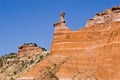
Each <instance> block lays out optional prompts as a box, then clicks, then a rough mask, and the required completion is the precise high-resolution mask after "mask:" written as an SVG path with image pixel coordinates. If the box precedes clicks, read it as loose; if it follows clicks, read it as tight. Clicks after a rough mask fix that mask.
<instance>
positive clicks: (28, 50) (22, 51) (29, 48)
mask: <svg viewBox="0 0 120 80" xmlns="http://www.w3.org/2000/svg"><path fill="white" fill-rule="evenodd" d="M43 51H44V49H43V48H41V47H38V45H37V44H36V43H25V44H23V45H22V46H19V47H18V54H19V55H27V54H32V53H33V54H34V53H37V52H43Z"/></svg>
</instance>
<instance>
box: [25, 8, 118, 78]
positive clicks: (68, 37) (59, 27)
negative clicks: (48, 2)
mask: <svg viewBox="0 0 120 80" xmlns="http://www.w3.org/2000/svg"><path fill="white" fill-rule="evenodd" d="M110 10H111V9H110ZM118 14H119V11H118ZM64 16H65V14H64V13H62V14H61V15H60V22H57V23H55V24H54V27H55V31H54V37H53V41H52V44H51V49H50V55H49V56H48V57H47V58H46V59H44V60H43V61H41V62H40V63H39V64H37V65H36V66H35V67H34V68H32V69H31V70H30V71H29V72H28V73H26V74H25V75H24V76H34V77H35V80H58V79H59V80H119V79H120V76H119V75H120V72H119V70H120V62H119V60H120V58H119V57H120V22H119V18H118V20H117V21H106V22H104V23H100V24H97V23H95V24H92V25H89V26H88V27H84V28H83V29H80V30H78V31H72V30H70V29H69V28H68V27H67V26H66V22H65V19H64ZM112 16H114V15H112Z"/></svg>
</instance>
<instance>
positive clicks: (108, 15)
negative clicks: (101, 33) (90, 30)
mask: <svg viewBox="0 0 120 80" xmlns="http://www.w3.org/2000/svg"><path fill="white" fill-rule="evenodd" d="M116 21H120V6H115V7H112V8H110V9H107V10H105V11H103V12H101V13H98V14H96V15H95V17H94V18H91V19H89V20H88V22H87V24H86V27H89V26H91V25H94V24H101V23H111V22H116Z"/></svg>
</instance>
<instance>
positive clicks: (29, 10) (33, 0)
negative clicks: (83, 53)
mask: <svg viewBox="0 0 120 80" xmlns="http://www.w3.org/2000/svg"><path fill="white" fill-rule="evenodd" d="M116 5H120V0H0V55H4V54H8V53H11V52H17V51H18V46H19V45H22V44H23V43H30V42H33V43H37V44H38V45H39V46H41V47H45V48H46V49H47V50H49V49H50V45H51V41H52V37H53V32H54V27H53V23H54V22H57V21H59V13H60V12H65V13H66V16H65V19H66V22H67V26H68V27H69V28H70V29H72V30H77V29H80V28H82V27H84V25H85V23H86V22H87V20H88V19H89V18H92V17H94V15H95V14H96V13H99V12H101V11H103V10H105V9H107V8H110V7H112V6H116Z"/></svg>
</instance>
